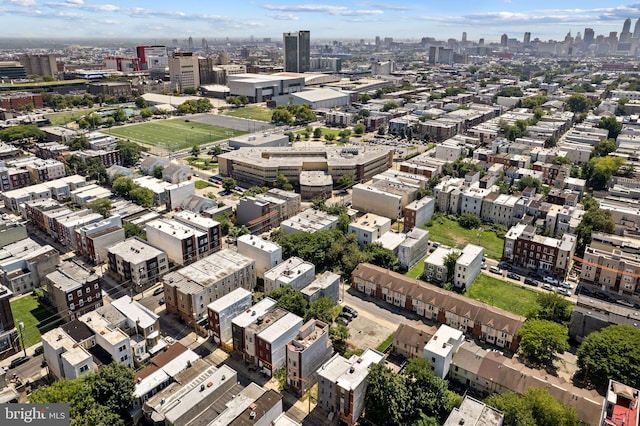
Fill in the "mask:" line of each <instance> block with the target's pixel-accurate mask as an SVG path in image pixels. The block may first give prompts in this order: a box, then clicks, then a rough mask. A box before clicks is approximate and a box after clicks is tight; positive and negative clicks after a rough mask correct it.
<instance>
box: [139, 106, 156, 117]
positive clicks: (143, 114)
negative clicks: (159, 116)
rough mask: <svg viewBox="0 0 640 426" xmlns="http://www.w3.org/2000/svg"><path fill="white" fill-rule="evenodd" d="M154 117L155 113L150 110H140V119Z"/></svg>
mask: <svg viewBox="0 0 640 426" xmlns="http://www.w3.org/2000/svg"><path fill="white" fill-rule="evenodd" d="M152 116H153V111H151V110H150V109H149V108H142V109H141V110H140V117H142V118H149V117H152Z"/></svg>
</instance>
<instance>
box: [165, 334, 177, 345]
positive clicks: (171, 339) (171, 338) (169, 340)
mask: <svg viewBox="0 0 640 426" xmlns="http://www.w3.org/2000/svg"><path fill="white" fill-rule="evenodd" d="M164 341H165V342H167V343H168V344H170V345H173V344H174V343H175V342H176V339H174V338H173V337H171V336H166V337H165V338H164Z"/></svg>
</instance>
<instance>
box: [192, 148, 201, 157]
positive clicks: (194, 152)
mask: <svg viewBox="0 0 640 426" xmlns="http://www.w3.org/2000/svg"><path fill="white" fill-rule="evenodd" d="M199 155H200V148H198V145H194V146H193V147H191V156H193V157H195V158H198V156H199Z"/></svg>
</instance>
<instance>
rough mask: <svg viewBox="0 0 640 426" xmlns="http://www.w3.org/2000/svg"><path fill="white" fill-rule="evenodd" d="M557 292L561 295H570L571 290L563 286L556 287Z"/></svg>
mask: <svg viewBox="0 0 640 426" xmlns="http://www.w3.org/2000/svg"><path fill="white" fill-rule="evenodd" d="M558 293H560V294H562V295H563V296H571V292H570V291H569V290H567V289H566V288H563V287H558Z"/></svg>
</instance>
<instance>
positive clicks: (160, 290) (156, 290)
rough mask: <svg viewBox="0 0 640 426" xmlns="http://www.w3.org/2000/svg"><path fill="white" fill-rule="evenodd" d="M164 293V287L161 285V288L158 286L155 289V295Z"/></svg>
mask: <svg viewBox="0 0 640 426" xmlns="http://www.w3.org/2000/svg"><path fill="white" fill-rule="evenodd" d="M162 293H164V287H159V288H156V289H155V290H153V295H154V296H157V295H159V294H162Z"/></svg>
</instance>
